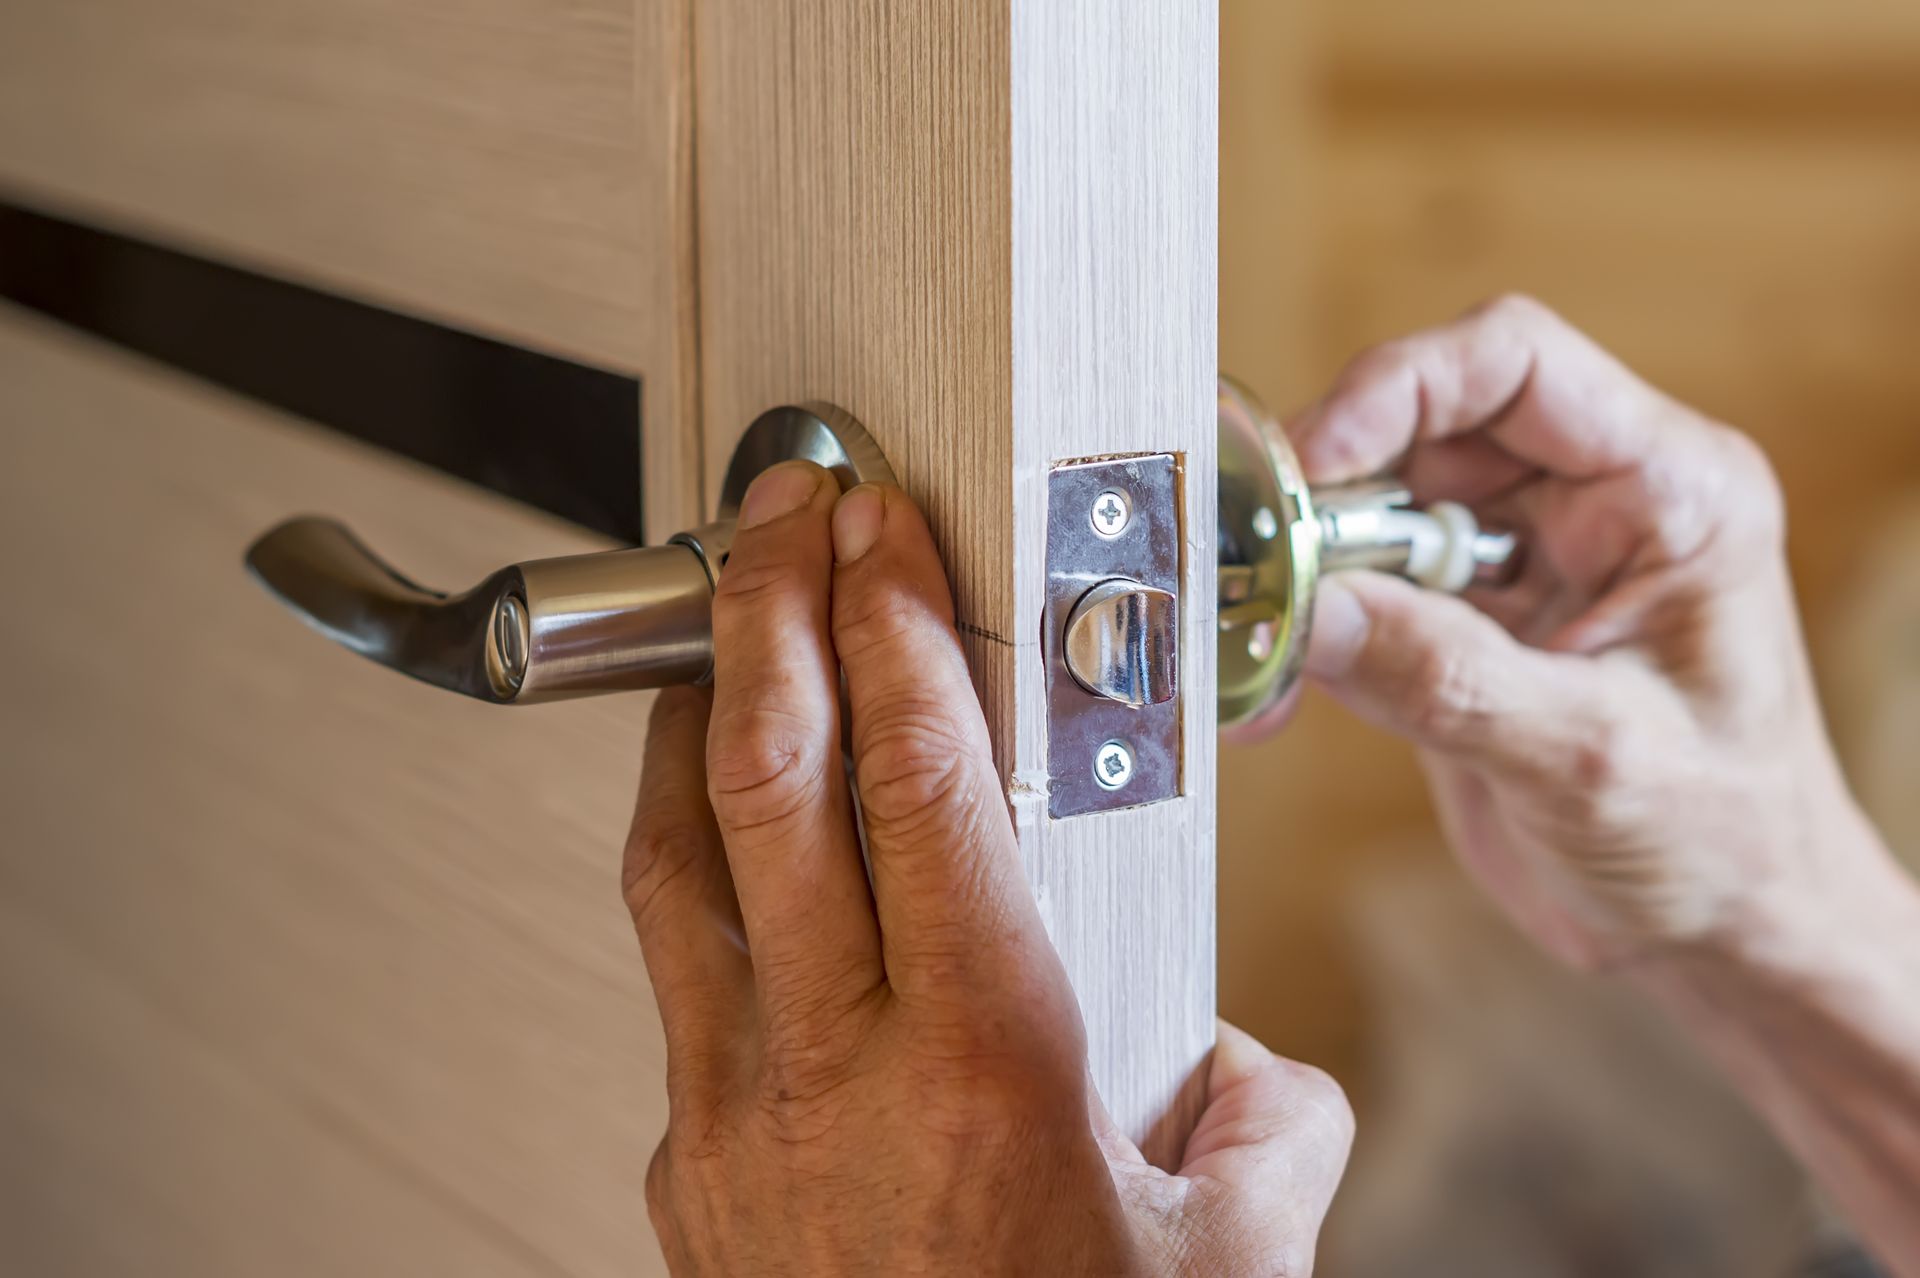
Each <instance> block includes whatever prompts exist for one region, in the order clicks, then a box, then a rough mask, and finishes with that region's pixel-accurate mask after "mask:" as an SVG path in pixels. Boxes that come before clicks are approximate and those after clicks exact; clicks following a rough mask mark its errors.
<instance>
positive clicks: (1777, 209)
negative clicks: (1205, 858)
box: [1220, 0, 1920, 1122]
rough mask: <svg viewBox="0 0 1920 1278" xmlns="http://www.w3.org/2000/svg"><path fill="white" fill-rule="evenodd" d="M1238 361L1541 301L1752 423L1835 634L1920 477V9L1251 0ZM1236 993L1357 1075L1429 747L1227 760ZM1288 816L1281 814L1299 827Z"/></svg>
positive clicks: (1228, 881) (1227, 900) (1226, 224)
mask: <svg viewBox="0 0 1920 1278" xmlns="http://www.w3.org/2000/svg"><path fill="white" fill-rule="evenodd" d="M1222 56H1223V61H1222V83H1223V95H1224V96H1223V102H1222V115H1223V118H1222V150H1223V157H1222V164H1223V172H1222V181H1223V184H1222V200H1221V203H1222V214H1221V216H1222V227H1221V232H1222V234H1221V251H1222V261H1221V307H1222V335H1221V343H1222V355H1221V363H1222V367H1223V368H1224V369H1226V370H1228V371H1230V372H1232V373H1233V374H1234V375H1235V376H1237V377H1240V378H1242V379H1243V380H1246V381H1248V382H1249V383H1251V384H1252V385H1253V386H1254V387H1255V388H1256V389H1257V390H1258V391H1259V392H1260V393H1261V394H1262V395H1263V396H1264V397H1265V398H1266V399H1267V400H1268V402H1269V403H1270V404H1271V405H1272V406H1273V407H1274V408H1276V409H1277V410H1281V411H1284V410H1286V409H1287V408H1290V407H1293V406H1295V405H1297V404H1299V403H1300V402H1302V401H1304V400H1306V399H1308V398H1310V397H1311V396H1312V395H1314V394H1315V393H1317V392H1318V390H1319V389H1320V388H1321V387H1323V386H1324V385H1325V384H1326V383H1327V381H1328V380H1329V379H1330V378H1331V377H1332V376H1333V375H1334V374H1335V373H1336V372H1337V371H1338V369H1339V367H1340V366H1341V364H1342V363H1344V362H1345V360H1346V358H1347V357H1348V356H1349V355H1351V354H1352V353H1353V352H1355V351H1357V350H1359V349H1360V348H1361V347H1363V346H1365V345H1367V344H1369V343H1372V342H1375V341H1379V340H1382V339H1384V338H1388V337H1392V336H1394V335H1397V334H1399V333H1402V332H1405V331H1409V330H1412V329H1414V328H1417V327H1420V326H1423V325H1427V324H1431V323H1435V322H1438V321H1441V320H1444V319H1447V318H1449V317H1450V316H1451V315H1453V314H1454V313H1456V312H1458V311H1460V310H1462V309H1464V308H1466V307H1467V306H1468V305H1470V304H1472V303H1473V302H1475V301H1477V300H1480V299H1482V298H1485V297H1487V296H1490V295H1492V294H1495V293H1499V292H1503V291H1508V290H1523V291H1526V292H1530V293H1533V294H1535V295H1537V296H1539V297H1540V298H1542V299H1543V300H1545V301H1547V302H1549V303H1550V304H1552V305H1553V306H1555V307H1556V308H1558V309H1559V310H1561V311H1562V313H1564V314H1565V315H1566V316H1568V317H1569V318H1570V319H1571V320H1573V321H1574V322H1575V323H1577V324H1579V325H1580V326H1582V327H1584V328H1586V329H1587V330H1588V331H1589V332H1591V333H1593V334H1594V335H1595V336H1596V337H1598V338H1599V339H1600V340H1601V341H1602V342H1604V343H1606V344H1607V345H1609V346H1611V347H1612V348H1613V349H1615V350H1616V351H1618V352H1619V353H1620V354H1621V355H1622V356H1624V357H1625V358H1626V359H1627V360H1628V362H1630V363H1631V364H1633V365H1634V366H1635V367H1637V368H1638V369H1640V370H1641V371H1642V372H1643V373H1644V374H1646V375H1647V376H1648V377H1649V378H1651V379H1652V380H1653V381H1655V382H1656V383H1658V384H1659V385H1661V386H1663V387H1665V388H1666V389H1667V390H1669V391H1670V392H1672V393H1674V394H1675V395H1678V396H1680V397H1681V398H1683V399H1686V400H1688V401H1691V402H1692V403H1695V404H1697V405H1699V406H1700V407H1702V408H1703V409H1705V410H1707V411H1709V412H1711V413H1714V414H1716V415H1718V416H1720V417H1722V418H1723V419H1725V420H1727V421H1730V422H1732V423H1734V424H1736V425H1739V426H1741V427H1742V428H1744V429H1746V430H1747V431H1749V432H1751V433H1752V434H1753V435H1755V436H1756V437H1757V438H1758V439H1759V440H1760V441H1761V442H1762V443H1763V444H1764V445H1765V446H1766V448H1767V449H1768V450H1769V452H1770V453H1771V454H1772V455H1773V458H1774V461H1775V463H1776V465H1777V466H1778V468H1779V470H1780V471H1781V474H1782V476H1783V478H1784V479H1785V481H1786V487H1787V491H1788V495H1789V501H1790V503H1791V511H1792V517H1793V531H1792V555H1793V563H1794V570H1795V574H1796V579H1797V581H1798V584H1799V588H1800V591H1801V597H1802V600H1803V602H1804V605H1805V608H1806V609H1807V612H1808V617H1809V629H1810V630H1811V631H1812V636H1813V639H1814V643H1815V649H1816V658H1817V659H1821V660H1822V661H1823V664H1827V665H1828V666H1829V668H1828V669H1826V670H1824V671H1823V680H1831V678H1832V675H1833V671H1832V669H1831V662H1830V660H1828V658H1829V655H1830V652H1831V649H1832V645H1831V644H1830V643H1828V642H1827V641H1826V635H1827V633H1828V631H1829V630H1830V627H1829V626H1828V625H1827V622H1828V620H1829V618H1830V614H1831V612H1832V610H1833V609H1835V608H1836V607H1837V606H1838V603H1839V601H1840V600H1841V599H1843V598H1844V597H1845V595H1846V592H1847V591H1848V590H1849V589H1850V588H1851V586H1852V583H1853V581H1854V578H1855V576H1856V568H1857V565H1858V564H1859V562H1860V560H1861V558H1862V557H1863V555H1864V554H1865V552H1866V551H1867V550H1868V549H1869V548H1870V547H1869V544H1868V543H1869V540H1870V538H1871V536H1872V530H1873V528H1874V526H1875V521H1876V520H1878V519H1881V518H1883V517H1884V516H1885V514H1886V513H1887V511H1888V510H1889V509H1890V508H1891V507H1892V506H1893V505H1894V504H1895V503H1897V502H1898V501H1899V499H1900V498H1901V497H1902V495H1908V494H1912V493H1913V492H1915V491H1916V490H1920V429H1917V428H1916V427H1917V426H1920V420H1916V419H1917V418H1920V410H1916V407H1915V405H1916V404H1920V359H1916V357H1915V353H1914V352H1915V349H1916V346H1920V162H1917V160H1920V154H1917V152H1920V6H1915V5H1913V4H1911V3H1907V2H1906V0H1827V2H1826V3H1822V4H1819V5H1809V4H1805V3H1800V2H1797V0H1633V2H1631V3H1616V4H1608V5H1575V4H1541V3H1539V0H1456V3H1453V4H1448V5H1433V4H1428V3H1425V2H1424V0H1309V2H1308V3H1302V4H1276V3H1274V2H1273V0H1226V4H1225V7H1224V14H1223V38H1222ZM1220 785H1221V796H1220V798H1221V804H1220V818H1221V885H1220V905H1221V945H1222V955H1221V1001H1222V1011H1223V1014H1224V1015H1226V1016H1227V1017H1229V1018H1230V1019H1233V1020H1236V1021H1238V1022H1239V1023H1241V1024H1243V1025H1245V1026H1247V1027H1248V1028H1250V1029H1252V1030H1253V1031H1255V1032H1256V1033H1258V1034H1260V1035H1261V1036H1262V1037H1264V1038H1265V1039H1266V1041H1268V1042H1269V1043H1271V1044H1273V1045H1274V1046H1275V1047H1276V1048H1278V1049H1280V1050H1283V1051H1286V1052H1288V1053H1290V1054H1293V1055H1296V1056H1301V1057H1304V1058H1307V1059H1309V1060H1313V1061H1315V1062H1317V1063H1321V1064H1325V1065H1327V1066H1329V1067H1331V1068H1332V1069H1333V1070H1334V1071H1335V1072H1336V1073H1337V1074H1339V1075H1340V1076H1341V1077H1342V1079H1343V1080H1344V1081H1346V1082H1347V1083H1348V1084H1349V1086H1350V1087H1351V1088H1357V1089H1358V1091H1359V1093H1360V1100H1361V1103H1362V1119H1363V1122H1364V1119H1365V1117H1366V1111H1365V1104H1366V1094H1367V1084H1368V1075H1367V1073H1366V1070H1365V1064H1364V1062H1365V1053H1364V1050H1363V1036H1364V1033H1365V1026H1366V1024H1367V1017H1368V1015H1369V1008H1368V1006H1367V1003H1366V999H1365V998H1364V997H1363V990H1362V989H1361V986H1360V983H1359V981H1358V980H1357V977H1356V967H1355V961H1354V954H1353V947H1352V945H1351V944H1350V942H1349V939H1348V938H1349V928H1348V919H1349V918H1350V915H1351V911H1352V907H1353V905H1354V904H1355V897H1356V894H1357V893H1358V892H1360V890H1361V889H1360V888H1359V886H1358V885H1359V884H1361V883H1362V882H1363V880H1364V879H1365V878H1366V877H1367V876H1368V875H1369V874H1370V873H1373V872H1377V871H1381V870H1383V869H1391V868H1393V867H1395V866H1399V865H1404V864H1407V863H1410V862H1413V861H1418V860H1421V859H1427V858H1431V859H1434V860H1438V853H1437V851H1431V850H1428V849H1429V848H1430V845H1431V840H1428V839H1422V838H1411V839H1408V838H1402V837H1400V836H1402V835H1404V834H1405V833H1407V832H1408V831H1411V830H1419V829H1422V828H1425V827H1427V826H1429V824H1430V818H1429V814H1428V807H1427V801H1426V798H1425V794H1424V791H1423V788H1422V786H1421V784H1420V780H1419V776H1418V774H1417V772H1416V769H1415V767H1414V765H1413V762H1412V760H1411V758H1410V756H1409V754H1408V752H1407V751H1405V750H1403V749H1401V748H1400V747H1399V746H1397V745H1395V744H1393V743H1392V742H1390V741H1388V740H1386V739H1385V738H1383V737H1381V736H1379V735H1377V734H1374V733H1372V732H1370V731H1367V730H1365V729H1363V728H1361V727H1360V726H1358V725H1357V724H1355V723H1353V722H1351V721H1349V720H1347V719H1346V718H1344V717H1343V716H1342V715H1341V714H1340V713H1339V712H1338V711H1337V709H1336V708H1334V707H1332V706H1331V705H1328V704H1324V703H1319V704H1311V705H1310V706H1309V707H1308V709H1307V711H1306V712H1305V713H1304V715H1303V716H1302V717H1301V718H1300V719H1299V720H1297V721H1296V722H1295V724H1294V725H1293V727H1292V728H1291V729H1290V731H1289V732H1287V733H1286V734H1285V735H1284V736H1283V737H1282V738H1281V739H1279V740H1277V741H1275V742H1273V743H1270V744H1269V745H1267V746H1264V747H1261V748H1259V749H1255V750H1225V751H1223V752H1222V757H1221V777H1220ZM1275 832H1282V834H1281V835H1280V836H1276V833H1275Z"/></svg>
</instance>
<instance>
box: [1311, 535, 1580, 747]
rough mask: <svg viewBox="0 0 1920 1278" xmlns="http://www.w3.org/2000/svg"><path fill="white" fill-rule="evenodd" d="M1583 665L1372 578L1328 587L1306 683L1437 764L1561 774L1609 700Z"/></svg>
mask: <svg viewBox="0 0 1920 1278" xmlns="http://www.w3.org/2000/svg"><path fill="white" fill-rule="evenodd" d="M1592 666H1593V663H1592V661H1591V660H1590V659H1588V658H1584V657H1577V656H1571V655H1568V654H1564V653H1553V652H1545V651H1542V650H1541V649H1538V648H1530V647H1528V646H1526V645H1525V644H1523V643H1521V642H1520V641H1519V640H1517V639H1515V638H1514V637H1513V636H1512V635H1510V634H1508V633H1507V632H1506V630H1505V629H1503V628H1502V627H1501V626H1500V624H1499V623H1498V622H1496V621H1494V620H1493V618H1491V617H1489V616H1487V615H1486V614H1485V613H1483V612H1481V611H1480V610H1479V609H1477V608H1475V607H1473V606H1472V605H1471V604H1469V603H1467V602H1466V601H1465V600H1463V599H1459V598H1456V597H1454V596H1453V595H1448V594H1442V593H1440V592H1438V591H1433V590H1425V589H1422V588H1421V587H1419V586H1416V585H1414V584H1413V583H1412V582H1409V581H1404V580H1402V579H1400V578H1398V577H1389V576H1386V575H1385V574H1382V573H1375V572H1342V573H1337V574H1332V575H1329V576H1327V577H1324V578H1322V579H1321V581H1320V586H1319V590H1318V592H1317V595H1316V597H1315V599H1314V614H1313V629H1312V632H1311V634H1310V635H1309V636H1308V640H1307V659H1306V672H1307V677H1308V678H1310V679H1312V680H1314V681H1315V682H1317V683H1319V684H1321V685H1322V686H1323V687H1325V688H1326V689H1327V691H1329V692H1330V693H1332V694H1333V695H1334V697H1335V698H1336V699H1338V700H1339V701H1340V702H1341V703H1342V704H1344V705H1345V706H1346V707H1347V708H1348V709H1350V710H1352V711H1353V712H1354V713H1356V714H1358V715H1359V716H1360V717H1361V718H1363V719H1365V720H1367V721H1368V722H1369V723H1372V724H1374V725H1375V726H1376V727H1380V728H1384V729H1386V730H1387V731H1388V732H1391V733H1394V734H1395V735H1397V736H1402V737H1406V738H1408V739H1410V740H1412V741H1413V742H1415V743H1416V744H1418V745H1421V746H1424V747H1427V748H1428V749H1432V750H1436V751H1439V752H1441V753H1443V754H1451V755H1456V756H1463V757H1465V758H1467V759H1470V760H1472V761H1475V762H1480V763H1485V764H1491V765H1494V766H1498V767H1505V768H1508V769H1512V770H1515V771H1521V772H1526V773H1538V772H1540V771H1542V770H1549V771H1558V770H1561V768H1562V767H1563V766H1564V764H1565V761H1566V759H1567V757H1568V754H1569V752H1573V751H1578V750H1579V749H1580V748H1581V746H1582V743H1583V742H1589V741H1591V740H1593V739H1594V736H1595V733H1596V731H1597V730H1598V729H1599V728H1600V727H1601V726H1602V725H1601V715H1602V712H1603V711H1604V709H1605V698H1604V697H1603V696H1601V695H1600V693H1599V691H1598V689H1597V688H1596V686H1595V684H1596V682H1597V679H1596V672H1595V671H1594V670H1593V668H1592Z"/></svg>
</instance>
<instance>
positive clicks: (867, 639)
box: [833, 582, 952, 662]
mask: <svg viewBox="0 0 1920 1278" xmlns="http://www.w3.org/2000/svg"><path fill="white" fill-rule="evenodd" d="M951 622H952V617H951V616H950V615H947V616H941V615H939V612H938V610H937V609H936V608H935V606H934V605H933V604H932V603H931V601H929V600H928V598H927V597H926V596H925V595H923V594H921V593H920V592H918V591H916V590H913V589H911V588H910V587H906V586H904V585H903V584H902V583H898V582H869V583H868V584H866V585H865V586H864V587H862V586H856V587H854V588H852V589H848V590H845V591H843V592H840V593H838V594H836V595H835V597H834V628H833V629H834V636H833V637H834V646H835V648H837V649H838V650H839V653H840V657H841V660H843V661H845V660H854V661H858V660H860V659H861V658H862V657H871V656H874V655H881V656H885V655H889V654H892V653H899V654H900V655H902V656H903V657H910V658H912V659H913V660H915V661H916V662H918V661H919V660H921V659H922V654H923V652H924V647H925V645H926V643H927V642H928V635H929V631H931V630H933V629H935V628H936V627H937V628H938V629H939V630H947V629H948V628H949V626H950V625H951Z"/></svg>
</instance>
